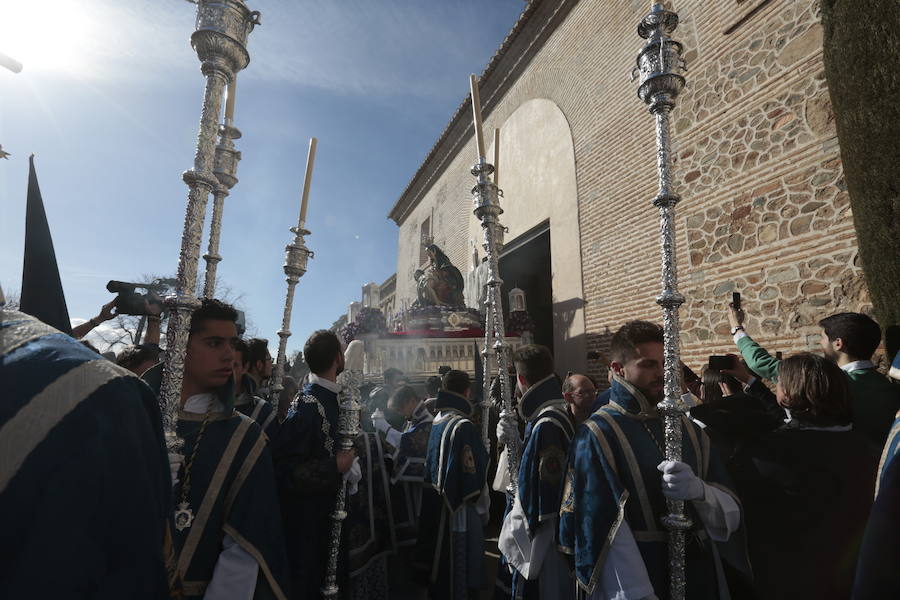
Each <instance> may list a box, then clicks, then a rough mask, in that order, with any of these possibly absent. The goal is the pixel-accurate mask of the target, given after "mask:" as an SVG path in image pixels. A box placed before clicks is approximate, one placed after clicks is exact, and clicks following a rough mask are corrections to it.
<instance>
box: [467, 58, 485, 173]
mask: <svg viewBox="0 0 900 600" xmlns="http://www.w3.org/2000/svg"><path fill="white" fill-rule="evenodd" d="M469 87H470V88H471V90H472V116H473V117H474V120H475V145H476V148H477V149H478V158H484V132H483V131H482V129H481V97H480V96H479V95H478V78H477V77H475V75H469Z"/></svg>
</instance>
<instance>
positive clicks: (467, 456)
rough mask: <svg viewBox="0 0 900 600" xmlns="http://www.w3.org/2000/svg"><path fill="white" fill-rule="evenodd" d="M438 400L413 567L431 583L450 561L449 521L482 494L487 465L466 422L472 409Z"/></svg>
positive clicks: (450, 399)
mask: <svg viewBox="0 0 900 600" xmlns="http://www.w3.org/2000/svg"><path fill="white" fill-rule="evenodd" d="M441 394H442V395H439V397H438V398H439V400H438V402H439V406H440V407H441V408H440V410H441V418H440V419H437V420H435V422H434V423H432V426H431V434H430V436H429V438H428V451H427V454H426V458H425V481H424V483H425V488H424V490H423V492H422V511H421V513H420V516H419V523H420V528H419V538H418V540H417V542H416V553H415V556H416V565H417V567H418V568H419V569H420V570H421V571H424V572H426V573H427V577H428V580H429V581H431V582H432V583H434V582H435V581H437V578H438V574H439V571H440V570H441V569H442V568H447V564H449V562H450V560H451V559H450V555H449V554H448V553H449V552H452V547H451V545H450V544H451V541H450V539H451V535H450V518H451V516H452V515H454V514H455V513H456V512H457V511H459V510H460V509H461V508H464V507H465V505H466V503H467V502H474V501H475V500H476V499H477V498H478V496H479V494H481V491H482V489H483V488H484V485H485V476H486V473H487V462H488V455H487V450H485V448H484V443H483V442H482V440H481V436H480V435H479V432H478V429H477V428H476V427H475V425H474V424H473V423H472V421H470V420H469V419H468V418H467V416H468V413H469V412H471V405H469V404H468V401H467V400H466V399H465V398H463V397H462V396H458V395H456V394H449V393H445V392H444V391H443V390H442V391H441ZM454 407H457V408H454ZM464 411H465V412H464Z"/></svg>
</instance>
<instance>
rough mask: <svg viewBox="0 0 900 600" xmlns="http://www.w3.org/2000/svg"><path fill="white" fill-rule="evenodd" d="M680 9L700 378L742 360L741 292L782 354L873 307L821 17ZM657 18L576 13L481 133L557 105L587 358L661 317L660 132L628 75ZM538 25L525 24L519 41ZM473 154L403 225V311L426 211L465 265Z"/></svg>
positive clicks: (797, 4) (464, 154) (800, 9)
mask: <svg viewBox="0 0 900 600" xmlns="http://www.w3.org/2000/svg"><path fill="white" fill-rule="evenodd" d="M674 4H675V9H676V10H677V11H678V12H679V14H680V16H681V18H682V24H681V26H680V27H679V29H678V30H677V31H676V33H675V38H676V39H678V40H680V41H681V42H683V43H684V44H685V48H686V58H687V59H688V61H689V69H690V70H689V71H688V73H687V78H688V87H687V89H686V90H685V91H684V93H683V95H682V97H681V98H680V99H679V105H678V107H677V108H676V110H675V112H674V114H673V120H672V122H673V123H674V130H673V137H674V142H675V148H676V152H675V155H676V163H675V167H676V180H675V181H676V189H677V191H678V192H679V193H680V194H681V196H682V202H681V203H680V204H679V205H678V209H677V210H678V221H677V223H678V228H679V229H678V242H679V247H678V253H679V256H678V259H679V260H678V268H679V278H680V287H681V291H682V292H683V293H684V295H685V296H686V298H687V301H686V303H685V305H684V306H683V307H682V313H681V316H682V324H683V337H682V341H683V353H684V357H685V360H686V362H687V363H688V364H689V365H691V366H692V367H695V368H696V367H699V366H700V364H702V362H703V361H704V357H705V356H706V355H707V354H711V353H720V352H722V351H725V350H728V349H732V348H733V346H732V344H731V342H730V339H729V336H728V335H727V333H728V332H727V329H728V327H727V320H726V318H725V312H724V305H725V304H724V303H725V302H727V301H728V300H729V299H730V295H731V292H732V291H740V292H741V293H742V295H743V299H744V305H745V308H746V310H747V312H748V313H749V315H750V317H749V320H748V330H749V331H750V332H751V334H753V335H754V337H755V338H757V339H759V340H760V341H761V342H763V343H764V344H765V345H767V346H770V347H771V349H772V350H773V351H774V350H781V351H784V352H785V353H789V352H794V351H799V350H803V349H806V348H808V347H811V346H810V344H812V343H813V340H816V339H818V331H819V330H818V328H817V327H816V326H815V322H816V321H817V320H818V319H819V318H821V317H822V316H825V315H827V314H831V313H833V312H838V311H844V310H850V311H857V310H868V309H869V304H868V297H867V292H866V289H865V284H864V282H863V278H862V272H861V269H860V267H859V265H858V260H857V251H856V239H855V232H854V229H853V222H852V215H851V213H850V207H849V202H848V197H847V192H846V185H845V184H844V180H843V172H842V168H841V161H840V149H839V147H838V143H837V137H836V132H835V128H834V118H833V115H832V113H831V106H830V101H829V96H828V91H827V89H826V84H825V80H824V73H823V66H822V43H821V40H822V32H821V26H820V25H819V12H818V6H817V3H816V2H812V1H805V0H804V1H801V0H797V1H789V0H779V1H775V2H771V3H768V4H767V5H766V6H765V7H763V8H762V9H761V10H760V11H758V12H757V13H756V14H753V15H752V16H751V17H749V18H747V19H746V20H744V21H743V22H741V19H742V18H743V17H744V16H745V15H746V14H747V13H748V12H749V11H750V10H752V8H753V7H755V6H756V5H758V4H759V2H758V1H754V2H751V1H749V0H748V1H746V2H742V3H737V2H733V1H729V0H721V1H719V2H708V1H705V0H688V1H683V2H676V3H674ZM648 6H649V3H648V2H643V1H634V2H631V1H627V2H623V1H616V2H611V1H609V0H582V1H581V2H579V3H577V5H575V7H574V8H573V9H572V10H571V12H570V13H569V14H568V16H567V17H566V19H565V21H564V22H563V23H562V24H560V25H559V27H558V28H557V29H556V30H555V31H554V32H553V34H552V35H551V36H550V38H549V39H548V40H547V41H546V42H545V43H544V44H543V46H542V47H541V48H540V50H538V52H537V54H536V55H535V56H534V58H533V59H532V60H531V62H530V64H529V65H528V68H527V69H526V70H525V71H524V72H523V73H522V74H521V75H520V76H519V77H518V78H517V79H516V81H515V82H514V83H512V85H511V86H510V87H509V88H508V89H507V90H505V92H504V94H503V97H502V98H501V99H499V102H496V103H495V105H494V106H493V107H492V110H490V112H489V113H488V114H487V115H486V119H485V127H486V130H488V131H489V130H491V128H493V127H500V126H501V125H502V123H503V121H504V120H505V119H506V118H507V117H508V116H509V115H510V114H512V112H513V111H515V110H516V108H517V107H518V106H520V105H521V104H522V103H524V102H526V101H527V100H529V99H532V98H547V99H550V100H552V101H553V102H555V103H556V104H557V105H558V106H559V107H560V109H561V110H562V112H563V113H564V114H565V116H566V119H567V120H568V122H569V126H570V128H571V132H572V136H573V141H574V146H575V161H576V176H577V182H578V202H579V216H580V227H581V239H580V244H581V252H582V256H583V271H582V277H583V282H584V290H585V292H584V293H585V300H586V301H587V305H586V308H585V320H586V329H587V332H588V334H587V341H588V349H589V350H600V351H604V350H605V349H606V345H607V343H608V339H609V335H611V333H612V332H614V331H615V330H616V329H617V328H618V327H619V326H620V325H621V324H622V323H623V322H624V321H626V320H628V319H634V318H644V319H651V320H656V321H661V311H660V309H659V307H657V306H656V304H655V302H654V298H655V297H656V295H657V294H658V292H659V289H660V283H659V269H660V266H659V258H658V256H659V244H658V221H657V218H658V215H657V212H656V210H655V209H654V208H653V207H652V206H651V204H650V199H651V198H652V197H653V195H654V193H655V192H656V180H655V146H654V137H653V122H652V117H651V116H650V115H649V113H648V112H647V110H646V107H645V106H644V104H643V103H642V102H641V101H640V100H639V99H638V98H637V94H636V89H635V84H631V83H629V78H628V74H629V71H630V69H631V67H632V66H633V65H634V61H635V58H636V56H637V52H638V50H639V48H640V47H641V41H642V40H640V39H639V38H638V37H637V35H636V33H635V27H636V25H637V23H638V21H639V20H640V18H641V16H642V15H643V14H644V13H645V12H646V10H647V8H648ZM540 25H541V24H540V23H527V24H526V26H525V30H524V31H523V33H522V35H536V32H537V28H539V27H540ZM735 25H738V26H737V27H735ZM530 27H531V28H533V29H534V30H533V31H532V30H529V28H530ZM729 30H733V31H731V32H730V33H727V34H726V32H727V31H729ZM490 77H503V73H502V72H500V71H495V72H493V73H492V74H491V75H490ZM483 101H485V98H483ZM488 102H490V99H488V100H487V101H485V103H486V104H487V103H488ZM472 145H473V142H472V140H471V136H469V137H468V138H465V139H462V140H460V142H459V143H458V144H457V146H456V149H455V152H454V153H453V154H452V155H451V156H450V158H449V159H448V160H449V163H448V164H446V165H442V167H444V168H443V169H442V170H439V174H436V175H435V176H434V178H433V181H431V182H430V184H429V187H428V189H427V191H426V192H425V193H424V194H423V195H422V196H421V198H420V199H419V201H418V204H417V205H416V206H415V207H414V208H413V209H412V210H411V211H410V212H409V214H408V216H407V217H406V219H405V220H403V221H402V222H401V226H400V232H399V241H400V243H399V254H398V261H397V297H398V299H401V298H412V297H414V286H413V284H412V270H413V269H414V268H416V267H415V266H414V263H415V262H416V261H417V257H418V246H417V244H418V239H417V237H418V226H419V224H420V223H421V222H422V220H423V219H424V218H427V217H430V216H431V214H432V210H433V211H434V215H435V216H434V221H433V224H432V228H433V231H434V236H435V240H436V241H437V243H438V244H439V245H441V247H442V248H443V249H444V250H445V252H446V253H447V254H448V256H450V258H451V260H453V261H454V263H455V264H457V265H458V266H460V268H463V267H467V265H468V262H469V260H470V258H469V257H470V255H471V251H470V248H469V245H468V244H469V242H468V240H469V238H470V237H471V235H472V229H471V225H472V222H473V217H472V216H471V208H472V207H471V198H470V197H469V195H468V190H469V189H470V188H471V185H472V181H473V180H472V177H471V175H470V174H469V172H468V171H469V168H470V165H471V163H472V161H473V158H474V150H472ZM501 165H502V157H501ZM435 172H436V173H437V172H438V170H437V169H436V171H435ZM501 178H502V170H501ZM501 186H502V181H501ZM505 208H506V210H515V207H514V204H512V203H511V204H510V206H507V207H505ZM478 242H479V243H480V239H479V240H478Z"/></svg>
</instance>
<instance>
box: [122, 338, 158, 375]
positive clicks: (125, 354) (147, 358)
mask: <svg viewBox="0 0 900 600" xmlns="http://www.w3.org/2000/svg"><path fill="white" fill-rule="evenodd" d="M160 353H161V350H160V349H159V346H157V345H156V344H138V345H137V346H125V348H123V349H122V351H121V352H119V355H118V356H116V364H117V365H119V366H120V367H123V368H125V369H128V370H129V371H131V372H132V373H134V374H135V375H137V376H138V377H140V376H141V375H143V374H144V371H146V370H147V369H149V368H150V367H152V366H153V365H155V364H156V363H158V362H159V356H160Z"/></svg>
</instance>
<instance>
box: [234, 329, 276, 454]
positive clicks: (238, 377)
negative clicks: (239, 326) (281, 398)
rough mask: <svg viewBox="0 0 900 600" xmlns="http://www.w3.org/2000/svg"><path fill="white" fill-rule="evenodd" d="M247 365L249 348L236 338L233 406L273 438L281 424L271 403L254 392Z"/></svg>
mask: <svg viewBox="0 0 900 600" xmlns="http://www.w3.org/2000/svg"><path fill="white" fill-rule="evenodd" d="M249 367H250V350H249V348H248V346H247V342H245V341H244V340H242V339H240V338H238V339H237V341H235V343H234V380H235V382H236V392H235V395H236V397H235V401H234V408H235V410H237V411H238V412H240V413H242V414H245V415H247V416H248V417H250V418H251V419H253V420H254V421H256V422H257V423H259V426H260V427H262V430H263V431H264V432H265V434H266V437H268V438H269V440H273V439H275V436H276V435H277V434H278V427H279V426H280V425H281V424H280V423H279V421H278V415H277V413H276V411H275V409H274V408H273V407H272V405H271V404H270V403H268V402H266V401H265V400H263V399H262V398H260V397H259V396H257V395H256V394H255V393H254V392H255V391H256V382H255V381H254V379H253V378H252V377H250V375H249V374H248V373H247V369H248V368H249Z"/></svg>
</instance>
